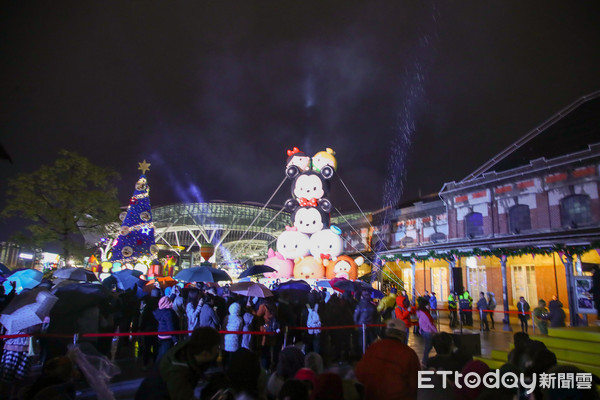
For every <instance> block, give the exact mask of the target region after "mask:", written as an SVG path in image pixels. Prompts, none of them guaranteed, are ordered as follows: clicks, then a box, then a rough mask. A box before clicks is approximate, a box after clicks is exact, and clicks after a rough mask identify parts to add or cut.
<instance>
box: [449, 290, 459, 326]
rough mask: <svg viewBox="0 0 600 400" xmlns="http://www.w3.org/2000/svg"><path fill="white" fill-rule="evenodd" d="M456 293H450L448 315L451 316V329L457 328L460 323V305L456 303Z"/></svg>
mask: <svg viewBox="0 0 600 400" xmlns="http://www.w3.org/2000/svg"><path fill="white" fill-rule="evenodd" d="M457 297H458V296H457V295H456V293H450V294H449V295H448V310H449V314H448V317H449V318H450V329H452V328H455V327H456V326H457V325H458V312H457V310H458V305H457V304H456V298H457Z"/></svg>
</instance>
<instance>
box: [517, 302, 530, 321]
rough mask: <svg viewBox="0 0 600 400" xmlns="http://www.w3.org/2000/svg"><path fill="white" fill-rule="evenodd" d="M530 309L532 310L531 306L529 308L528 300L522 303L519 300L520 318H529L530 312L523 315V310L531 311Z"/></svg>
mask: <svg viewBox="0 0 600 400" xmlns="http://www.w3.org/2000/svg"><path fill="white" fill-rule="evenodd" d="M529 310H530V308H529V303H528V302H524V303H521V302H520V301H519V302H518V303H517V311H519V318H523V317H525V319H529V314H525V315H523V312H525V313H527V312H529Z"/></svg>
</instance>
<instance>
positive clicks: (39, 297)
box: [0, 288, 58, 332]
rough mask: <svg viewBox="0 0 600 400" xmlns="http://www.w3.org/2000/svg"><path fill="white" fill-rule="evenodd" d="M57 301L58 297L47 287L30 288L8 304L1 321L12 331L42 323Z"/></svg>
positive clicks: (0, 317)
mask: <svg viewBox="0 0 600 400" xmlns="http://www.w3.org/2000/svg"><path fill="white" fill-rule="evenodd" d="M57 301H58V297H56V296H54V295H53V294H52V293H50V292H49V291H48V290H47V289H46V288H35V289H32V290H28V291H26V292H23V293H21V294H19V295H17V296H16V297H15V298H14V299H13V300H12V301H11V302H10V303H9V304H8V305H7V306H6V308H5V309H4V310H3V311H2V315H0V323H1V324H2V325H4V327H5V328H6V329H7V330H8V331H10V332H17V331H20V330H23V329H25V328H29V327H30V326H34V325H38V324H41V323H42V322H44V317H46V316H48V315H49V314H50V310H51V309H52V307H53V306H54V304H55V303H56V302H57Z"/></svg>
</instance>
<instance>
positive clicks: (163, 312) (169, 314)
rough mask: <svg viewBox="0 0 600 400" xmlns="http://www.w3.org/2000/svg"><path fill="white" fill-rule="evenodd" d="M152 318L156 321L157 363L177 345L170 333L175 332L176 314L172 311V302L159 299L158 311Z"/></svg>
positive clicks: (175, 337)
mask: <svg viewBox="0 0 600 400" xmlns="http://www.w3.org/2000/svg"><path fill="white" fill-rule="evenodd" d="M154 318H156V321H158V328H157V332H159V334H158V354H157V355H156V359H157V361H158V360H160V358H161V357H162V356H163V355H164V354H165V353H166V352H167V351H168V350H169V349H170V348H171V347H173V346H174V345H175V343H177V336H176V335H173V334H171V333H162V334H161V333H160V332H173V331H175V330H177V321H178V319H177V314H176V313H175V311H173V302H172V301H171V299H170V298H169V297H167V296H163V297H161V299H160V300H159V301H158V309H157V310H154Z"/></svg>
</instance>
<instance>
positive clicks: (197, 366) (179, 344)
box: [0, 283, 564, 400]
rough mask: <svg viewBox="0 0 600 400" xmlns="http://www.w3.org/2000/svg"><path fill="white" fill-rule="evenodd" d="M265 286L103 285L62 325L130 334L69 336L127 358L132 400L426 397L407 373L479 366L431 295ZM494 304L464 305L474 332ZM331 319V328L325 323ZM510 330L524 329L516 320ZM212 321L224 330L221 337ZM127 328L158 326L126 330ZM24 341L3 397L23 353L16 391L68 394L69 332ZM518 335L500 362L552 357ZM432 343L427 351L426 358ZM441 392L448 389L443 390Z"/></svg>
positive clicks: (55, 326)
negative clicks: (136, 367)
mask: <svg viewBox="0 0 600 400" xmlns="http://www.w3.org/2000/svg"><path fill="white" fill-rule="evenodd" d="M274 293H275V295H274V296H269V297H264V298H258V297H247V296H243V295H238V294H235V293H232V292H231V291H230V290H229V288H228V286H225V287H215V286H207V285H204V284H201V283H199V284H194V285H187V286H186V287H180V286H173V287H167V288H161V287H160V286H159V285H157V287H155V288H154V289H152V290H151V291H150V292H149V293H147V295H145V296H144V297H142V298H140V297H139V292H136V291H135V290H133V289H132V290H126V291H113V292H112V293H110V294H108V295H107V296H106V298H104V299H102V301H99V302H97V303H93V304H90V305H89V307H88V308H85V309H82V310H81V311H80V314H78V315H70V316H69V320H70V321H72V322H73V324H72V325H70V329H72V330H73V333H74V332H85V331H87V332H108V333H114V332H121V333H132V335H131V336H120V337H118V340H113V337H111V336H107V337H99V338H95V337H86V338H83V337H81V338H80V339H79V340H80V342H85V343H86V344H89V345H91V347H93V349H94V351H96V352H97V354H98V355H99V356H103V357H105V358H106V359H111V358H112V359H114V358H115V357H116V358H127V357H137V358H139V360H140V363H141V366H142V368H143V370H144V371H145V374H146V379H144V381H143V383H142V385H141V386H140V388H139V390H138V392H137V394H136V399H191V398H201V399H234V398H235V399H291V400H293V399H316V400H318V399H365V400H371V399H414V398H417V395H418V397H419V398H424V399H429V398H436V397H433V396H435V394H436V393H437V392H438V391H436V390H428V391H425V392H423V391H420V390H418V388H417V380H416V376H417V373H418V371H419V370H421V369H424V368H426V369H436V370H439V369H441V370H453V371H464V370H465V369H466V370H472V371H476V372H477V371H483V370H484V369H485V368H487V366H486V367H485V368H484V367H483V366H482V365H481V364H482V363H481V362H478V361H473V360H472V357H471V355H470V354H465V353H464V352H460V351H458V350H457V349H456V347H455V346H454V344H453V338H452V336H451V335H450V334H448V333H445V332H441V333H440V332H438V330H437V321H436V318H438V317H439V315H438V314H437V297H436V294H435V293H431V294H429V293H428V292H426V293H425V295H424V296H422V297H419V298H417V299H416V300H415V301H411V300H410V299H409V296H408V294H407V293H406V291H404V290H402V291H400V293H398V291H397V290H396V289H395V288H391V289H390V290H389V293H388V295H387V296H385V297H384V298H382V299H380V300H379V301H378V302H375V301H374V300H373V299H372V296H371V295H372V292H371V291H369V290H364V291H359V292H357V293H350V292H344V293H333V294H332V293H330V292H327V291H326V290H312V291H311V292H310V293H300V292H296V291H289V290H280V291H277V290H274ZM14 296H15V294H14V290H13V291H12V292H10V293H8V294H4V293H2V294H1V296H0V307H4V306H5V305H6V304H8V303H10V301H11V299H12V298H13V297H14ZM457 300H458V302H457ZM472 302H473V299H472V298H471V296H470V295H469V293H468V292H467V291H465V292H464V293H462V294H461V295H458V294H451V295H450V296H449V298H448V308H449V310H450V313H449V318H450V326H451V327H452V326H454V324H456V323H457V319H458V315H457V311H459V312H460V318H462V319H463V324H464V325H467V326H468V325H469V324H471V325H472V324H473V321H472V314H471V312H472V311H471V310H472ZM457 303H458V304H457ZM519 304H520V305H518V307H520V308H519V312H520V314H519V317H520V316H521V315H524V316H527V317H528V316H529V314H526V312H528V311H529V305H528V304H527V302H524V299H522V301H521V302H520V303H519ZM495 308H496V302H495V299H494V296H493V294H489V293H488V297H487V298H486V295H485V293H483V292H482V293H480V298H479V301H478V302H477V303H476V309H477V310H479V314H480V319H481V324H482V329H483V330H488V329H489V327H488V322H487V317H488V316H487V314H490V317H491V321H490V322H491V327H492V329H493V328H494V318H493V314H492V313H491V311H493V310H494V309H495ZM549 308H550V310H547V309H546V308H545V302H543V300H541V301H540V302H539V305H538V307H537V308H536V309H535V310H534V311H533V312H532V313H531V314H532V315H533V318H534V319H535V323H536V325H538V324H539V325H538V327H539V328H540V332H541V333H544V330H543V329H542V327H543V326H544V324H546V325H547V324H548V323H550V324H555V323H556V324H559V323H561V321H562V324H563V326H564V311H562V304H561V303H560V302H559V301H558V300H557V299H553V301H551V302H550V304H549ZM484 310H485V311H484ZM553 310H554V311H553ZM561 311H562V314H561V313H560V312H561ZM0 312H1V310H0ZM469 314H470V315H469ZM90 316H91V317H90ZM48 317H49V318H48V319H46V320H45V326H44V327H42V326H41V325H40V326H35V327H32V328H31V329H29V330H28V331H27V332H5V333H9V334H10V333H32V332H41V331H42V329H43V330H44V332H50V333H52V332H56V333H68V332H69V331H68V330H65V329H66V328H65V325H61V323H62V322H61V321H62V320H61V316H60V315H58V316H54V315H53V313H52V312H51V313H50V315H49V316H48ZM552 326H560V325H552ZM331 327H342V328H341V329H337V328H336V329H328V328H331ZM411 327H412V328H413V329H412V331H413V335H418V336H420V337H421V339H420V340H422V342H423V343H424V347H423V349H424V351H423V354H422V356H421V357H419V356H417V354H416V353H415V351H414V350H413V349H412V348H410V347H409V346H408V339H409V336H410V332H411ZM522 327H523V329H524V331H526V329H527V323H525V324H524V325H523V326H522ZM219 330H221V331H227V332H228V333H226V334H223V335H222V334H219V332H218V331H219ZM183 331H187V332H183ZM136 332H141V333H143V332H158V334H157V335H140V336H137V335H135V333H136ZM545 332H546V333H547V329H546V331H545ZM523 335H526V332H524V333H523ZM28 339H29V338H15V339H6V340H5V346H4V351H3V356H2V366H1V367H0V368H1V371H2V380H1V381H2V383H3V386H2V387H0V390H5V389H6V388H7V387H10V388H11V389H12V391H11V392H12V393H11V394H10V395H12V396H13V397H15V398H17V397H16V396H17V394H16V391H15V390H14V389H15V388H16V387H18V386H19V385H15V382H18V381H24V380H25V379H26V377H27V375H28V372H29V368H30V366H31V360H32V359H33V357H39V358H40V360H41V362H42V364H43V365H44V367H43V368H44V371H45V374H44V375H43V379H42V378H40V379H38V380H37V381H36V382H29V383H30V385H29V386H28V387H26V389H25V390H24V391H23V390H22V391H21V392H20V394H19V396H20V398H27V399H35V398H43V397H36V395H37V394H38V393H45V392H44V390H48V388H53V389H52V390H54V391H58V392H60V393H61V394H62V395H64V396H66V397H64V398H73V397H69V396H72V395H74V387H73V385H70V384H69V382H72V380H73V379H74V377H76V376H77V374H76V368H75V367H74V365H73V362H72V361H70V359H69V357H67V355H68V354H69V347H70V346H69V339H63V338H52V337H48V338H46V339H44V340H43V341H42V342H41V343H40V344H41V347H42V348H41V350H40V351H38V352H37V354H35V352H34V353H32V352H31V343H32V341H31V340H28ZM521 340H522V337H521V336H515V350H514V351H513V353H511V354H512V356H511V357H512V358H511V357H509V366H508V367H506V368H508V369H509V370H512V369H513V368H517V369H519V370H523V371H528V372H529V373H530V372H531V371H534V370H535V371H537V370H540V368H543V369H544V370H547V369H549V368H550V367H551V366H552V365H551V363H549V364H544V365H542V366H540V365H539V364H540V363H542V361H540V360H543V362H546V361H548V358H550V359H551V358H552V357H548V352H547V349H546V352H542V353H540V354H542V355H543V358H542V359H540V360H538V358H539V357H538V355H537V353H535V354H534V353H531V351H532V350H531V349H534V350H540V349H541V346H540V345H539V344H537V343H536V344H534V345H532V344H531V343H530V342H527V343H528V344H527V345H526V346H525V347H522V345H521ZM536 346H537V347H536ZM432 348H433V349H435V352H436V354H435V356H434V357H431V358H430V357H429V355H430V351H431V350H432ZM523 349H525V350H523ZM542 350H543V349H542ZM540 351H541V350H540ZM14 353H16V355H15V354H14ZM515 354H516V355H515ZM536 357H538V358H536ZM11 360H12V361H11ZM550 361H551V360H550ZM554 364H556V361H555V357H554ZM484 365H485V364H484ZM527 368H529V369H527ZM48 377H51V379H48ZM444 392H445V393H446V392H447V391H444ZM3 393H7V392H3ZM46 393H47V392H46ZM453 393H455V394H456V396H457V397H456V398H460V397H466V398H473V399H475V398H476V397H469V396H471V395H470V394H467V393H461V392H460V390H455V391H453ZM478 395H479V394H478ZM517 395H518V393H517ZM482 396H483V395H482ZM485 396H487V397H481V398H490V399H492V398H501V397H497V396H496V397H494V396H495V395H494V394H493V393H492V394H489V393H488V394H485ZM3 398H4V397H3ZM6 398H10V397H6ZM440 398H441V397H440ZM444 398H445V399H451V398H452V397H451V396H449V395H448V394H447V393H446V394H445V395H444ZM502 398H507V399H508V398H512V397H502ZM515 398H516V397H515ZM536 398H542V397H536ZM549 398H550V397H549Z"/></svg>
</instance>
